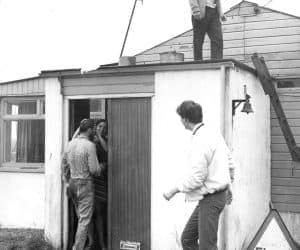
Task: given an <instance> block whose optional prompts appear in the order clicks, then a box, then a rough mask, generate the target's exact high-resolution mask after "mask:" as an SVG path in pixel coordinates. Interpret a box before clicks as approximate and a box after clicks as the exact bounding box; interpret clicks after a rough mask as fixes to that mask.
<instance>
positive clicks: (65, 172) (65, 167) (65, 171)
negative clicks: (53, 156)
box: [61, 153, 71, 182]
mask: <svg viewBox="0 0 300 250" xmlns="http://www.w3.org/2000/svg"><path fill="white" fill-rule="evenodd" d="M61 169H62V178H63V180H64V181H65V182H69V180H70V178H71V172H70V164H69V162H68V157H67V153H64V154H63V156H62V160H61Z"/></svg>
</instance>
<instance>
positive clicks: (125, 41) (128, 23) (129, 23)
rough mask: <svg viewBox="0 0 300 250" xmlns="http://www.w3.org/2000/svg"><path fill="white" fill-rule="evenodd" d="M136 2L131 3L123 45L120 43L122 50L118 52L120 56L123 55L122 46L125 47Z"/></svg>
mask: <svg viewBox="0 0 300 250" xmlns="http://www.w3.org/2000/svg"><path fill="white" fill-rule="evenodd" d="M136 2H137V0H135V1H134V4H133V8H132V11H131V15H130V19H129V23H128V27H127V31H126V34H125V38H124V41H123V45H122V50H121V53H120V57H122V55H123V51H124V48H125V44H126V40H127V36H128V32H129V29H130V25H131V21H132V17H133V14H134V11H135V6H136Z"/></svg>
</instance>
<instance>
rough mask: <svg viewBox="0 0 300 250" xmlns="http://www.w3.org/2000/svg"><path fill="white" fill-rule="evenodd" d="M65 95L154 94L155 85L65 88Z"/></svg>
mask: <svg viewBox="0 0 300 250" xmlns="http://www.w3.org/2000/svg"><path fill="white" fill-rule="evenodd" d="M63 90H64V95H67V96H72V95H101V94H102V95H108V94H138V93H154V85H153V83H148V84H146V83H144V84H126V85H95V86H76V87H65V88H64V89H63Z"/></svg>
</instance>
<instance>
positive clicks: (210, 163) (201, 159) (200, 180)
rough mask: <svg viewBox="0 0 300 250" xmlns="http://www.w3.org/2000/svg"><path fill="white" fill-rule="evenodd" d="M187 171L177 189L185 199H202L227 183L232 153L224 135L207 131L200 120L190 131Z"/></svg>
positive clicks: (223, 187)
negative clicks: (183, 194) (184, 194)
mask: <svg viewBox="0 0 300 250" xmlns="http://www.w3.org/2000/svg"><path fill="white" fill-rule="evenodd" d="M192 134H193V135H192V139H191V148H190V155H189V164H188V172H187V175H186V176H185V177H184V178H183V179H182V180H180V181H179V183H178V186H177V187H178V189H179V191H180V192H183V193H186V200H187V201H196V200H201V199H203V195H205V194H208V193H214V192H216V191H218V190H222V189H225V188H226V187H227V186H228V185H229V184H230V174H229V168H230V167H231V166H230V165H231V164H230V160H231V154H230V150H229V149H228V147H227V145H226V143H225V141H224V138H223V136H222V135H221V134H220V133H216V132H212V131H210V130H209V129H208V128H207V127H206V126H204V125H203V124H202V123H201V124H197V125H196V126H195V127H194V129H193V131H192Z"/></svg>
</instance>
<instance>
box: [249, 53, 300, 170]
mask: <svg viewBox="0 0 300 250" xmlns="http://www.w3.org/2000/svg"><path fill="white" fill-rule="evenodd" d="M251 59H252V62H253V64H254V67H255V68H256V71H257V76H258V78H259V80H260V83H261V85H262V87H263V89H264V92H265V94H266V95H269V96H270V101H271V103H272V106H273V108H274V111H275V113H276V115H277V119H278V121H279V125H280V128H281V130H282V133H283V136H284V138H285V141H286V144H287V146H288V149H289V152H290V154H291V157H292V160H293V162H294V167H295V165H300V164H299V163H300V147H298V146H297V144H296V141H295V138H294V135H293V133H292V131H291V128H290V126H289V123H288V121H287V119H286V116H285V113H284V111H283V108H282V105H281V102H280V100H279V97H278V94H277V92H276V89H275V87H274V84H273V82H274V81H275V80H274V79H273V78H272V77H271V75H270V73H269V70H268V68H267V65H266V63H265V60H264V58H263V57H259V56H258V54H257V53H254V54H253V55H252V56H251Z"/></svg>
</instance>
